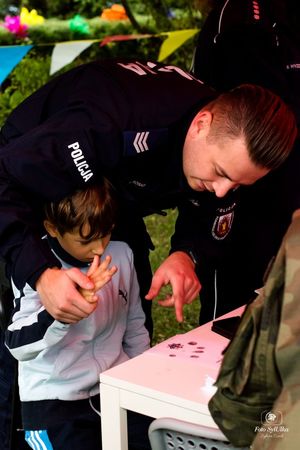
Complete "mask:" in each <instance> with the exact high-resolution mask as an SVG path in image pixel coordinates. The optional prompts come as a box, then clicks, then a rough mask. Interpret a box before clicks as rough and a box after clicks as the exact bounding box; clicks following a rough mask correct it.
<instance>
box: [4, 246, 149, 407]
mask: <svg viewBox="0 0 300 450" xmlns="http://www.w3.org/2000/svg"><path fill="white" fill-rule="evenodd" d="M105 255H111V257H112V263H113V264H114V265H116V266H117V267H118V271H117V273H116V274H115V275H114V276H113V278H112V280H111V281H110V282H109V283H108V284H106V285H105V286H104V287H103V288H102V289H101V290H99V292H98V294H99V303H98V306H97V308H96V310H95V311H94V312H93V313H92V314H91V315H90V316H89V317H87V318H86V319H82V320H81V321H80V322H78V323H76V324H66V323H61V322H59V321H57V320H55V319H54V318H53V317H52V316H50V314H49V313H48V312H47V311H46V310H45V308H44V306H43V304H42V302H41V300H40V298H39V295H38V293H37V292H36V291H34V290H33V289H32V288H31V287H30V286H29V285H28V284H26V285H25V286H24V288H23V289H21V290H18V289H17V288H16V287H15V285H13V286H14V293H15V309H14V312H13V315H12V320H11V323H10V325H9V327H8V330H7V333H6V345H7V347H8V348H9V350H10V352H11V353H12V355H13V356H14V357H15V358H16V359H18V360H19V388H20V398H21V401H22V402H27V401H28V402H29V401H39V400H55V399H59V400H80V399H85V398H89V397H90V396H93V395H96V394H97V393H98V392H99V373H100V372H102V371H104V370H106V369H108V368H110V367H112V366H115V365H117V364H120V363H122V362H124V361H126V360H128V359H129V358H132V357H134V356H137V355H139V354H140V353H142V352H144V351H145V350H147V349H148V347H149V335H148V332H147V330H146V328H145V327H144V321H145V315H144V312H143V310H142V307H141V301H140V297H139V286H138V282H137V278H136V273H135V269H134V265H133V255H132V251H131V250H130V248H129V247H128V245H127V244H125V243H123V242H117V241H115V242H113V241H111V242H110V243H109V245H108V246H107V248H106V251H105V254H104V255H103V257H105ZM56 256H57V257H59V255H56ZM59 259H60V261H61V263H62V266H63V268H65V269H68V268H70V267H72V266H70V265H68V264H66V262H65V261H64V260H62V259H61V258H59ZM81 270H82V271H86V270H87V268H83V269H81Z"/></svg>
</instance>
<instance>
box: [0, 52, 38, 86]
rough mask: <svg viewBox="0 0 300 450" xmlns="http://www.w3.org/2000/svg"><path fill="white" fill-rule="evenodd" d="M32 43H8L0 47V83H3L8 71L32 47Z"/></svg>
mask: <svg viewBox="0 0 300 450" xmlns="http://www.w3.org/2000/svg"><path fill="white" fill-rule="evenodd" d="M32 47H33V46H32V45H10V46H5V47H0V61H1V62H0V84H2V83H3V81H4V80H5V78H6V77H8V75H9V74H10V72H11V71H12V70H13V69H14V68H15V66H16V65H17V64H19V62H20V61H21V60H22V59H23V58H24V56H25V55H26V54H27V53H28V52H29V50H31V49H32Z"/></svg>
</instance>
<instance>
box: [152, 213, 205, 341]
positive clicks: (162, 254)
mask: <svg viewBox="0 0 300 450" xmlns="http://www.w3.org/2000/svg"><path fill="white" fill-rule="evenodd" d="M167 212H168V215H167V216H166V217H163V216H159V215H151V216H149V217H146V219H145V222H146V226H147V229H148V231H149V234H150V236H151V238H152V241H153V244H154V245H155V250H154V251H153V252H151V254H150V260H151V265H152V269H153V272H154V271H155V270H156V268H157V267H158V266H159V265H160V264H161V262H162V261H163V260H164V259H165V258H166V257H167V256H168V254H169V248H170V247H169V242H170V238H171V236H172V234H173V231H174V223H175V220H176V216H177V212H176V210H169V211H167ZM167 289H168V288H167V287H165V288H164V289H163V292H166V291H167ZM161 297H162V296H161V295H160V296H159V297H158V298H161ZM152 310H153V312H152V315H153V322H154V334H153V344H157V343H159V342H161V341H163V340H164V339H167V338H168V337H170V336H174V335H175V334H178V333H185V332H186V331H189V330H191V329H193V328H195V327H196V326H198V321H199V311H200V302H199V299H197V300H195V301H194V302H193V303H192V304H190V305H185V307H184V318H185V320H184V322H183V323H178V322H177V321H176V317H175V312H174V308H164V307H162V306H160V305H159V304H158V303H157V301H156V300H153V308H152Z"/></svg>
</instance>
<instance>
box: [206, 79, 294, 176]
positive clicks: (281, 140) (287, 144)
mask: <svg viewBox="0 0 300 450" xmlns="http://www.w3.org/2000/svg"><path fill="white" fill-rule="evenodd" d="M205 109H208V110H210V111H211V112H212V114H213V122H212V126H211V132H210V135H211V137H213V138H215V139H220V140H221V139H224V138H226V137H229V138H237V137H244V138H245V142H246V145H247V149H248V152H249V157H250V159H251V161H252V162H253V163H254V164H256V165H257V166H261V167H265V168H267V169H270V170H273V169H276V168H277V167H278V166H279V165H280V164H282V163H283V162H284V161H285V160H286V158H287V157H288V155H289V154H290V152H291V150H292V147H293V144H294V141H295V139H296V136H297V126H296V119H295V116H294V114H293V112H292V111H291V110H290V108H289V107H288V106H287V105H286V103H285V102H284V101H283V100H282V99H281V98H280V97H279V96H278V95H276V94H274V93H273V92H271V91H270V90H268V89H266V88H263V87H261V86H258V85H254V84H243V85H240V86H238V87H236V88H234V89H232V90H231V91H228V92H225V93H223V94H221V95H220V96H219V97H217V98H216V99H215V100H213V101H212V102H210V103H209V104H208V105H207V106H206V107H205Z"/></svg>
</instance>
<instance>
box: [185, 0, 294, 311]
mask: <svg viewBox="0 0 300 450" xmlns="http://www.w3.org/2000/svg"><path fill="white" fill-rule="evenodd" d="M215 3H216V5H215V7H214V8H213V9H212V10H211V12H210V14H209V15H208V17H207V19H206V21H205V23H204V26H203V28H202V30H201V32H200V34H199V38H198V42H197V46H196V49H195V55H194V61H193V68H192V73H193V74H194V75H195V76H197V77H198V78H200V79H201V80H203V81H204V82H205V83H206V84H208V85H210V86H212V87H213V88H214V89H217V90H218V91H223V90H228V89H231V88H233V87H235V86H237V85H239V84H242V83H255V84H259V85H262V86H264V87H267V88H269V89H271V90H273V91H274V92H276V93H277V94H279V95H280V96H281V97H282V98H284V100H285V101H286V102H287V103H289V104H290V105H291V107H292V108H293V109H294V112H295V114H296V118H297V122H298V126H299V123H300V101H299V98H300V79H299V74H300V50H299V49H300V33H299V30H298V19H299V5H298V6H297V5H296V4H295V2H292V1H288V0H287V1H286V2H282V1H277V0H255V1H253V0H243V1H241V0H226V1H225V0H220V1H216V2H215ZM293 22H295V23H296V26H294V25H293ZM299 167H300V143H299V139H297V140H296V143H295V146H294V149H293V151H292V153H291V155H290V156H289V158H288V160H287V161H286V162H285V163H284V164H283V165H282V166H281V167H280V168H279V169H277V170H276V171H274V172H272V173H270V174H268V175H267V176H266V177H264V178H262V179H261V180H259V181H258V182H256V183H255V184H254V185H252V186H249V187H247V188H245V187H241V188H240V189H239V191H240V203H239V206H238V208H236V211H235V227H234V230H233V232H232V233H231V249H230V254H228V255H227V257H226V264H221V265H219V266H217V265H216V264H215V263H213V264H212V265H211V266H210V265H207V264H206V265H205V266H204V267H203V268H202V274H201V282H202V284H203V289H202V291H201V300H202V310H201V315H202V318H203V319H205V318H209V317H211V314H212V313H213V308H214V305H213V304H212V302H211V299H212V296H213V295H214V287H213V281H214V280H215V277H216V274H217V276H218V302H219V303H221V304H222V305H224V306H223V307H225V308H228V310H231V309H233V307H235V306H239V305H242V304H244V303H247V302H249V301H251V300H252V299H253V298H254V297H255V296H256V294H255V293H254V290H255V289H257V288H259V287H260V286H262V285H263V283H264V281H263V279H264V274H266V272H267V270H268V267H269V265H270V262H271V261H272V258H273V256H274V255H276V253H277V250H278V248H279V246H280V243H281V240H282V238H283V235H284V233H285V231H286V229H287V227H288V225H289V223H290V221H291V217H292V213H293V211H294V210H295V209H296V208H299V206H300V177H299Z"/></svg>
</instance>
